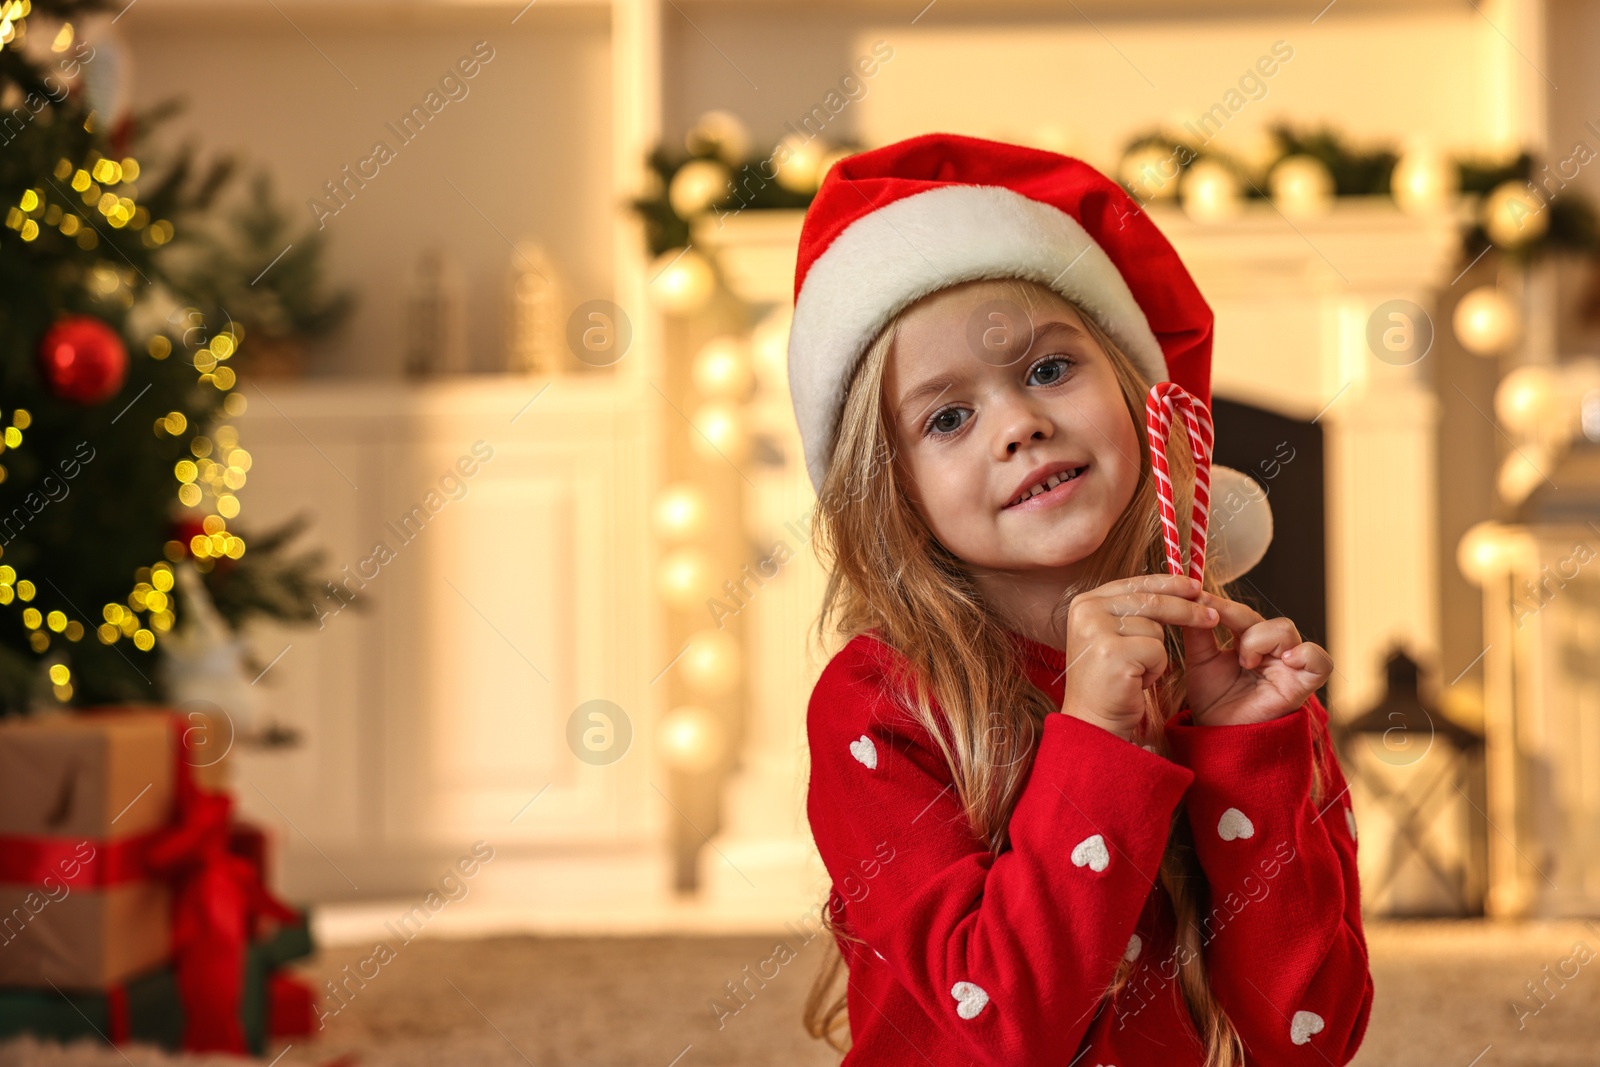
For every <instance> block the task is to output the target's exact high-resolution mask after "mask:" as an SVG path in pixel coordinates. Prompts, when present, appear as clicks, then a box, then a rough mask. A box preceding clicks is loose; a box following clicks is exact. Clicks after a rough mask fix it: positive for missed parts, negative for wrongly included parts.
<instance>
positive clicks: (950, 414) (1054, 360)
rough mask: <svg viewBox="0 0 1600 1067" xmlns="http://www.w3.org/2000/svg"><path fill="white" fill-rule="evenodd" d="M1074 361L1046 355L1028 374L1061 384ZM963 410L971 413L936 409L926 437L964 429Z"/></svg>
mask: <svg viewBox="0 0 1600 1067" xmlns="http://www.w3.org/2000/svg"><path fill="white" fill-rule="evenodd" d="M1074 363H1077V360H1074V358H1072V357H1067V355H1046V357H1045V358H1042V360H1040V362H1037V363H1034V366H1030V368H1029V373H1027V376H1029V381H1032V379H1034V378H1035V376H1038V378H1040V381H1038V384H1040V386H1045V387H1050V386H1059V384H1061V381H1062V379H1064V378H1066V376H1067V373H1069V371H1070V370H1072V366H1074ZM963 411H966V413H968V414H971V413H970V411H968V410H966V408H955V406H952V408H944V410H941V411H934V413H933V414H931V416H930V418H928V422H926V424H925V426H923V434H925V435H926V437H952V435H955V432H957V430H960V429H962V426H965V424H966V419H962V418H958V416H960V414H962V413H963ZM952 419H954V422H952Z"/></svg>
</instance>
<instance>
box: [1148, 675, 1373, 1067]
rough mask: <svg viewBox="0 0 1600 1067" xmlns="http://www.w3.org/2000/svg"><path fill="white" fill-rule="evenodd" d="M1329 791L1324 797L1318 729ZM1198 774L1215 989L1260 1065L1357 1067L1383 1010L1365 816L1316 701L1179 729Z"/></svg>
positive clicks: (1197, 829) (1192, 792)
mask: <svg viewBox="0 0 1600 1067" xmlns="http://www.w3.org/2000/svg"><path fill="white" fill-rule="evenodd" d="M1313 731H1316V732H1317V733H1318V734H1320V736H1321V738H1322V744H1323V758H1322V769H1323V791H1322V800H1321V803H1320V804H1316V805H1314V804H1313V802H1312V798H1311V768H1312V761H1313V759H1314V750H1313V748H1312V733H1313ZM1167 738H1168V741H1169V744H1170V745H1171V748H1172V754H1173V759H1174V760H1176V761H1177V762H1178V763H1180V764H1182V765H1183V766H1185V767H1188V768H1189V769H1190V770H1192V771H1193V772H1194V783H1193V785H1192V786H1191V787H1190V789H1189V793H1188V796H1187V797H1186V798H1185V801H1184V805H1185V809H1186V812H1187V814H1188V817H1189V822H1190V825H1191V826H1192V828H1193V830H1194V837H1195V852H1196V854H1197V856H1198V858H1199V861H1200V865H1201V867H1202V868H1204V870H1205V873H1206V879H1207V881H1208V882H1209V883H1210V886H1211V905H1210V906H1211V910H1210V912H1209V914H1208V915H1207V916H1205V918H1204V919H1203V920H1202V931H1201V932H1202V936H1203V938H1204V940H1205V942H1206V955H1207V961H1208V964H1209V971H1210V977H1211V983H1212V987H1213V988H1214V990H1215V991H1216V996H1217V1000H1218V1002H1219V1003H1220V1004H1221V1005H1222V1007H1223V1008H1224V1009H1225V1010H1226V1011H1227V1013H1228V1017H1229V1018H1230V1019H1231V1020H1232V1021H1233V1024H1234V1026H1235V1028H1236V1029H1237V1030H1238V1031H1239V1036H1240V1038H1241V1040H1242V1041H1243V1042H1244V1046H1245V1051H1246V1062H1247V1063H1250V1064H1273V1065H1278V1064H1284V1065H1289V1067H1293V1065H1295V1064H1306V1065H1315V1067H1327V1065H1328V1064H1334V1065H1339V1064H1345V1063H1348V1062H1349V1061H1350V1060H1351V1059H1352V1058H1353V1057H1354V1056H1355V1054H1356V1050H1357V1049H1358V1048H1359V1047H1360V1046H1361V1040H1362V1038H1363V1037H1364V1036H1365V1033H1366V1028H1367V1021H1368V1017H1369V1015H1370V1014H1371V1010H1372V994H1373V986H1372V976H1371V972H1370V971H1369V969H1368V961H1367V943H1366V937H1365V934H1364V932H1363V930H1362V924H1361V889H1360V882H1359V879H1358V877H1357V874H1356V840H1355V816H1354V814H1353V813H1352V811H1351V807H1350V796H1349V787H1348V786H1347V785H1346V783H1345V778H1344V774H1343V772H1342V771H1341V770H1340V768H1339V760H1338V756H1337V754H1336V752H1335V751H1334V748H1333V744H1332V741H1331V739H1330V738H1329V736H1328V713H1327V710H1326V709H1325V708H1323V706H1322V703H1321V702H1320V701H1318V700H1317V698H1316V696H1315V695H1312V696H1311V697H1310V698H1308V699H1307V700H1306V702H1305V704H1303V705H1302V706H1301V707H1300V708H1298V709H1296V710H1295V711H1293V712H1290V713H1289V714H1287V715H1284V716H1281V717H1279V718H1277V719H1271V720H1268V721H1266V722H1260V723H1250V724H1247V725H1237V726H1196V725H1194V722H1193V715H1192V713H1191V712H1190V711H1189V710H1188V709H1185V710H1183V711H1181V712H1180V713H1179V714H1178V715H1177V716H1175V717H1174V718H1173V719H1172V721H1171V722H1169V723H1168V725H1167Z"/></svg>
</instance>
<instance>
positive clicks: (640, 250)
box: [0, 0, 1600, 1065]
mask: <svg viewBox="0 0 1600 1067" xmlns="http://www.w3.org/2000/svg"><path fill="white" fill-rule="evenodd" d="M0 41H3V47H0V86H3V95H0V211H3V212H4V213H5V229H4V230H0V278H3V279H4V282H5V286H6V296H5V298H4V299H3V301H0V314H3V315H4V316H5V325H6V327H7V328H6V329H5V330H4V331H0V333H3V335H4V336H3V339H0V345H4V349H3V354H0V358H3V360H4V365H3V367H0V381H3V383H4V384H3V390H0V428H3V434H4V450H3V451H0V613H3V615H4V617H5V619H6V620H7V621H6V622H5V624H4V625H3V626H0V712H3V713H4V717H3V718H0V906H3V909H4V910H3V912H0V939H3V941H4V945H3V951H0V1034H3V1035H6V1036H5V1037H4V1038H3V1040H0V1063H96V1064H97V1063H102V1062H103V1063H106V1064H112V1063H120V1062H135V1061H137V1062H139V1063H167V1062H173V1063H182V1062H201V1061H203V1060H209V1058H210V1057H212V1056H215V1055H220V1054H224V1053H236V1054H249V1055H254V1056H258V1057H262V1058H263V1059H264V1060H266V1061H271V1062H276V1063H282V1064H285V1065H290V1064H329V1063H339V1064H347V1065H348V1064H357V1063H359V1064H375V1065H376V1064H384V1065H388V1064H409V1063H413V1062H416V1063H422V1062H429V1063H433V1062H458V1061H460V1062H474V1063H495V1064H498V1063H505V1064H516V1063H534V1062H537V1063H541V1064H545V1063H549V1064H559V1063H566V1064H609V1063H623V1062H627V1063H659V1064H663V1065H667V1064H676V1063H679V1062H682V1063H685V1064H690V1063H695V1062H699V1063H702V1064H705V1063H726V1064H734V1063H748V1062H762V1063H773V1064H778V1063H782V1064H791V1063H792V1064H802V1063H804V1064H813V1063H814V1064H825V1063H832V1062H836V1061H837V1055H836V1054H835V1053H833V1052H832V1051H831V1050H830V1049H828V1048H827V1047H826V1046H825V1045H824V1044H823V1043H821V1042H820V1041H815V1040H812V1039H811V1038H809V1037H807V1036H806V1035H805V1033H804V1032H803V1030H802V1028H801V1024H800V1008H801V1004H802V1002H803V1000H804V998H805V995H806V993H807V991H808V990H809V988H810V985H811V981H812V978H813V976H814V975H815V973H816V971H817V969H818V967H819V965H820V963H821V961H822V958H823V953H822V946H823V943H824V941H825V939H826V937H827V935H826V934H825V933H823V932H822V931H821V929H820V919H821V909H822V904H823V901H824V899H825V897H826V894H827V890H828V879H827V875H826V872H825V871H824V869H823V867H822V865H821V862H820V860H819V859H818V858H817V856H816V853H815V849H814V847H813V845H812V842H811V838H810V833H809V829H808V826H807V823H806V819H805V810H804V798H805V788H806V780H807V777H806V776H807V770H806V760H807V757H806V751H805V733H804V721H805V708H806V700H807V697H808V695H809V692H810V688H811V685H812V684H813V682H814V680H815V678H816V676H817V674H818V673H819V671H820V669H821V667H822V665H823V664H825V663H826V662H827V659H828V657H829V656H830V655H831V653H832V652H833V651H834V649H833V647H832V645H830V644H829V643H827V642H826V641H819V640H818V639H817V635H816V633H815V631H814V622H815V616H816V612H817V608H818V606H819V603H820V596H821V591H822V587H823V581H824V576H823V574H822V572H821V570H820V568H819V567H818V565H817V563H816V560H815V558H814V555H813V553H812V550H811V542H810V538H811V515H812V506H813V503H814V500H813V496H812V493H811V489H810V484H809V481H808V480H807V478H806V475H805V471H804V465H803V462H802V459H801V455H800V449H799V441H798V436H797V434H796V431H795V429H794V425H793V415H792V411H791V408H790V403H789V398H788V394H787V385H786V378H785V373H786V371H785V344H786V340H787V328H788V316H789V311H790V308H791V306H792V297H793V284H794V264H795V247H796V242H797V239H798V235H799V232H800V224H801V219H802V218H803V215H804V210H805V207H806V205H807V204H808V203H809V202H810V199H811V197H812V195H813V194H814V192H815V189H816V187H817V184H818V182H819V180H820V179H821V177H822V175H823V174H825V173H826V171H827V168H828V167H829V166H831V165H832V164H833V163H834V162H835V161H837V160H838V159H840V158H843V157H844V156H846V155H848V154H850V153H851V152H854V151H860V150H862V149H864V148H870V147H874V146H878V145H882V144H885V143H889V142H892V141H895V140H898V139H901V138H904V137H908V136H912V135H915V134H919V133H924V132H929V131H950V132H957V133H965V134H971V135H975V136H980V137H987V138H992V139H996V140H1003V141H1012V142H1017V143H1025V144H1030V145H1036V146H1039V147H1044V148H1049V149H1051V150H1055V151H1060V152H1065V153H1067V154H1071V155H1076V156H1080V157H1081V158H1084V159H1086V160H1087V161H1089V162H1090V163H1092V164H1093V165H1095V166H1096V167H1098V168H1100V169H1101V170H1103V171H1105V172H1106V173H1108V174H1110V175H1113V176H1114V177H1116V178H1117V179H1118V180H1120V181H1121V182H1122V183H1123V184H1124V186H1125V187H1126V188H1127V189H1128V190H1129V192H1130V193H1131V194H1132V195H1133V196H1134V197H1135V199H1136V200H1137V201H1138V203H1139V205H1140V207H1141V209H1142V210H1146V211H1148V212H1149V213H1150V215H1151V217H1152V218H1153V219H1154V220H1155V221H1156V223H1157V225H1158V226H1159V227H1160V228H1161V230H1162V231H1163V232H1164V233H1165V234H1166V235H1167V236H1168V238H1169V239H1170V240H1171V241H1172V242H1173V244H1174V245H1175V246H1176V248H1177V249H1178V251H1179V253H1180V255H1181V256H1182V257H1183V259H1184V261H1185V262H1186V263H1187V264H1188V265H1189V267H1190V269H1191V271H1192V272H1193V274H1194V275H1195V277H1196V279H1197V281H1198V283H1199V285H1200V288H1201V290H1202V292H1203V293H1204V294H1205V296H1206V298H1207V299H1208V301H1209V302H1210V303H1211V305H1212V307H1213V308H1214V310H1215V312H1216V348H1215V362H1214V372H1213V374H1214V391H1215V395H1216V398H1217V400H1216V423H1217V431H1218V442H1217V460H1218V462H1222V463H1225V464H1227V465H1229V466H1232V467H1235V468H1237V469H1239V470H1242V471H1245V472H1247V473H1249V474H1250V475H1251V476H1252V477H1253V478H1254V479H1255V481H1256V482H1257V483H1258V484H1259V486H1260V488H1261V490H1262V491H1263V492H1265V493H1266V494H1268V496H1269V498H1270V500H1271V503H1272V508H1273V512H1274V516H1275V520H1276V523H1277V528H1278V535H1277V538H1276V540H1275V542H1274V546H1273V548H1272V549H1271V551H1270V552H1269V554H1268V557H1267V558H1266V560H1264V561H1263V563H1262V564H1261V565H1260V566H1259V567H1257V568H1256V569H1255V570H1253V571H1252V572H1250V573H1249V574H1248V575H1246V576H1245V578H1244V579H1242V580H1241V581H1240V582H1239V583H1238V587H1237V595H1238V596H1239V597H1240V598H1241V599H1249V600H1251V601H1252V602H1253V603H1255V604H1256V605H1257V606H1258V607H1260V608H1261V610H1263V611H1264V612H1266V613H1268V614H1281V615H1287V616H1289V617H1291V618H1292V619H1294V620H1295V622H1296V623H1297V624H1298V626H1299V628H1300V630H1301V632H1302V633H1303V634H1304V635H1305V636H1306V637H1307V638H1308V639H1311V640H1316V641H1319V642H1321V643H1322V644H1324V645H1325V646H1326V647H1327V648H1328V649H1329V650H1330V652H1331V653H1332V655H1333V657H1334V660H1335V662H1336V664H1337V670H1336V673H1335V675H1334V677H1333V678H1332V679H1331V680H1330V682H1329V686H1328V706H1329V708H1330V712H1331V716H1332V721H1333V727H1334V731H1335V738H1336V741H1337V743H1338V745H1339V750H1340V754H1341V759H1342V761H1343V764H1344V767H1345V771H1346V775H1347V777H1348V778H1349V780H1350V782H1351V793H1352V797H1351V803H1352V806H1353V809H1354V812H1355V815H1356V820H1357V823H1358V825H1359V842H1360V863H1361V874H1362V887H1361V889H1362V898H1363V909H1364V914H1365V916H1366V921H1367V936H1368V941H1369V947H1370V949H1371V952H1372V957H1373V972H1374V978H1375V981H1376V985H1377V999H1376V1003H1375V1006H1374V1009H1373V1014H1372V1019H1371V1024H1370V1028H1369V1031H1368V1036H1367V1040H1366V1043H1365V1045H1364V1047H1363V1048H1362V1050H1361V1053H1360V1054H1359V1056H1358V1058H1357V1060H1356V1062H1357V1063H1358V1064H1363V1065H1366V1064H1371V1065H1378V1064H1401V1063H1408V1064H1409V1063H1414V1062H1419V1061H1421V1060H1424V1059H1426V1061H1427V1062H1441V1063H1461V1064H1467V1063H1474V1062H1484V1063H1501V1064H1505V1063H1528V1064H1534V1063H1538V1064H1579V1063H1582V1064H1590V1063H1593V1062H1594V1060H1595V1054H1594V1052H1593V1047H1594V1044H1595V1041H1596V1039H1600V1022H1597V1021H1596V1020H1600V978H1595V977H1594V976H1592V975H1590V974H1589V973H1588V972H1589V971H1590V970H1592V968H1587V967H1586V964H1587V963H1589V962H1590V961H1591V960H1592V959H1593V957H1594V948H1593V947H1592V946H1595V945H1597V944H1600V924H1597V923H1595V921H1594V920H1595V918H1596V917H1597V916H1600V656H1597V652H1600V577H1597V575H1600V564H1597V565H1596V566H1595V567H1590V566H1589V564H1590V563H1591V562H1593V561H1594V560H1595V559H1596V556H1597V554H1600V553H1597V546H1600V272H1597V270H1596V265H1597V262H1600V216H1597V213H1596V208H1595V204H1596V202H1597V197H1600V168H1597V167H1595V166H1591V165H1590V164H1592V163H1593V162H1594V161H1595V160H1596V158H1597V155H1600V74H1597V73H1596V71H1595V68H1594V64H1593V62H1592V58H1593V56H1594V55H1595V54H1596V49H1597V48H1600V8H1597V6H1596V5H1594V4H1591V3H1581V2H1575V0H1484V2H1482V3H1473V2H1471V0H1401V2H1397V0H1388V2H1381V3H1380V2H1377V0H1332V2H1326V3H1325V2H1324V0H1311V2H1309V3H1301V2H1293V3H1267V2H1264V0H1261V2H1256V0H1235V2H1214V0H1135V2H1131V3H1116V4H1113V3H1109V2H1105V0H1081V2H1079V3H1073V2H1070V0H1069V2H1067V3H1065V4H1057V3H1046V2H1043V0H998V2H986V3H979V2H976V0H932V2H929V3H926V4H924V3H922V2H921V0H912V2H911V3H901V2H898V0H896V2H890V0H881V2H880V0H863V2H857V3H807V4H801V3H793V2H788V0H668V2H667V3H664V4H658V3H656V2H654V0H470V2H469V0H459V2H446V3H422V2H416V0H321V2H316V3H312V2H308V0H204V2H201V0H134V2H133V3H128V4H126V5H124V4H122V3H121V2H120V0H118V2H114V3H110V4H102V3H88V4H84V3H78V2H73V0H33V2H31V3H30V0H4V2H3V3H0ZM135 856H138V857H143V859H141V860H140V861H139V864H135V865H134V866H137V868H138V869H137V870H136V871H135V870H134V869H133V867H131V866H129V864H130V863H132V861H131V860H130V859H129V857H135ZM117 872H121V873H117ZM130 872H132V873H130ZM819 935H820V936H819ZM113 1043H114V1044H115V1047H113Z"/></svg>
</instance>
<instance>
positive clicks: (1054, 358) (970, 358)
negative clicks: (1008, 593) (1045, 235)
mask: <svg viewBox="0 0 1600 1067" xmlns="http://www.w3.org/2000/svg"><path fill="white" fill-rule="evenodd" d="M1011 293H1012V289H1011V287H1010V285H1008V284H1007V283H1005V282H994V281H980V282H967V283H963V284H960V285H955V286H951V287H949V288H946V289H941V290H940V291H938V292H936V293H934V294H932V295H931V296H928V297H925V298H924V299H923V300H921V301H919V302H918V303H917V304H915V305H913V306H912V307H911V308H909V309H908V310H907V311H906V312H905V313H904V315H903V316H902V317H901V323H900V331H899V335H898V337H897V338H896V340H895V343H894V346H893V349H892V350H891V352H890V353H889V359H888V363H887V364H886V366H885V367H884V379H883V393H884V398H885V400H886V402H887V403H888V404H889V405H890V408H889V418H890V422H891V424H892V426H893V435H894V442H895V447H896V452H897V455H898V462H899V463H900V468H899V469H900V470H901V472H902V473H903V474H904V475H905V476H906V477H907V479H908V492H909V495H910V496H911V499H912V501H913V502H914V504H915V506H916V508H917V510H918V511H919V512H920V513H921V515H922V518H923V520H924V521H925V522H926V523H927V524H928V528H929V529H930V530H932V531H933V534H934V536H935V537H937V538H938V539H939V543H940V544H942V545H944V547H945V548H947V549H949V550H950V551H951V552H952V553H954V554H955V555H956V556H957V557H958V558H960V559H961V560H963V561H965V562H966V563H968V564H969V565H971V566H972V567H973V568H974V569H975V570H976V571H980V572H982V571H988V572H1040V571H1049V572H1055V576H1056V577H1059V578H1062V579H1065V580H1068V581H1070V580H1074V579H1075V578H1077V577H1078V575H1079V572H1080V571H1081V568H1080V567H1079V564H1080V563H1081V562H1082V561H1084V560H1085V559H1087V558H1088V557H1090V556H1092V555H1093V554H1094V552H1095V551H1096V550H1097V549H1098V548H1099V547H1100V546H1101V544H1102V543H1104V541H1105V539H1106V535H1107V533H1108V532H1109V531H1110V529H1111V527H1112V525H1113V524H1114V523H1115V522H1116V520H1117V518H1118V517H1119V516H1120V515H1121V514H1122V513H1123V511H1124V510H1125V509H1126V508H1127V506H1128V504H1129V502H1130V501H1131V500H1132V499H1133V494H1134V490H1135V489H1136V488H1137V486H1138V479H1139V439H1138V437H1137V436H1136V431H1135V427H1134V424H1133V419H1132V418H1131V417H1130V415H1129V413H1128V407H1127V404H1126V403H1125V402H1124V400H1123V396H1122V390H1121V388H1120V387H1119V386H1118V384H1117V378H1116V374H1115V372H1114V371H1113V369H1112V366H1111V359H1110V357H1109V356H1108V355H1107V354H1106V352H1105V350H1104V349H1103V348H1101V346H1100V345H1099V344H1098V343H1097V342H1096V341H1095V340H1094V338H1093V337H1092V336H1091V335H1090V334H1089V332H1088V331H1087V330H1086V329H1085V328H1084V325H1083V320H1082V319H1081V318H1080V317H1079V316H1078V314H1077V312H1076V311H1074V310H1073V308H1072V306H1071V305H1069V304H1067V303H1066V302H1065V301H1064V300H1062V299H1061V298H1060V297H1059V296H1057V295H1056V294H1054V293H1053V292H1050V291H1049V290H1046V289H1044V287H1042V286H1040V287H1038V300H1037V301H1036V302H1035V304H1034V307H1033V309H1032V310H1031V312H1030V311H1029V309H1028V308H1027V306H1026V305H1024V304H1023V303H1021V302H1019V301H1018V300H1017V299H1016V298H1015V297H1014V296H1012V295H1011ZM1041 486H1043V487H1044V488H1043V489H1041Z"/></svg>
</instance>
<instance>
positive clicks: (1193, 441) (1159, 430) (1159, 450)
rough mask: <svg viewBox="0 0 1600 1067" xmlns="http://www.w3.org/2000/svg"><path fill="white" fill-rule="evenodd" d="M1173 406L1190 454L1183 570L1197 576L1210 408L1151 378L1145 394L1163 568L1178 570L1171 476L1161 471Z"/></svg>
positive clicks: (1201, 562) (1202, 557)
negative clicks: (1190, 491)
mask: <svg viewBox="0 0 1600 1067" xmlns="http://www.w3.org/2000/svg"><path fill="white" fill-rule="evenodd" d="M1174 408H1177V409H1179V410H1180V411H1182V412H1183V417H1184V419H1185V421H1186V423H1187V425H1188V429H1189V447H1190V450H1191V451H1193V453H1194V512H1193V514H1192V515H1191V516H1190V519H1189V570H1188V574H1189V577H1191V578H1201V577H1203V576H1204V573H1205V565H1206V527H1207V523H1208V521H1209V516H1210V513H1211V449H1212V445H1213V444H1214V443H1215V441H1214V439H1213V436H1212V427H1211V412H1210V411H1209V410H1207V409H1206V406H1205V405H1204V404H1202V403H1200V401H1198V400H1196V399H1195V398H1194V397H1193V396H1192V395H1190V394H1189V393H1188V392H1187V391H1186V390H1185V389H1184V388H1183V386H1181V385H1179V384H1178V383H1177V382H1157V383H1156V384H1155V385H1153V386H1151V388H1150V395H1149V396H1148V397H1146V398H1145V426H1146V429H1147V430H1148V432H1149V434H1150V466H1151V469H1152V470H1153V471H1154V472H1155V477H1156V496H1157V497H1158V498H1159V499H1160V501H1161V527H1162V532H1163V533H1164V534H1165V535H1166V541H1167V570H1168V572H1169V573H1171V574H1183V573H1184V568H1183V553H1182V549H1181V548H1180V547H1179V545H1178V509H1177V506H1176V505H1175V504H1174V503H1173V493H1172V477H1171V475H1170V473H1169V472H1168V470H1167V443H1168V441H1169V439H1170V438H1171V436H1172V412H1173V409H1174Z"/></svg>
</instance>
